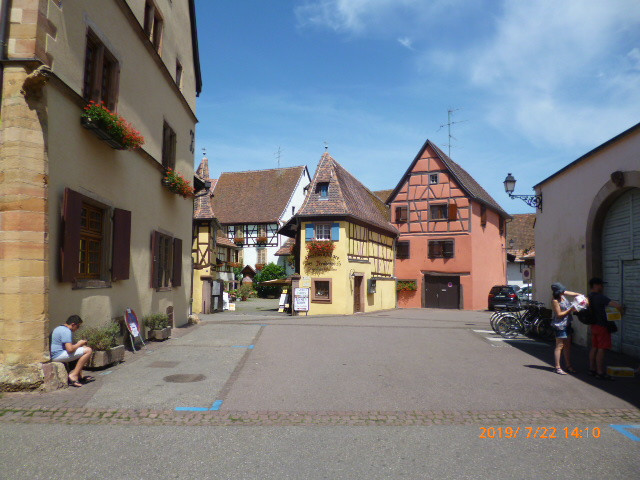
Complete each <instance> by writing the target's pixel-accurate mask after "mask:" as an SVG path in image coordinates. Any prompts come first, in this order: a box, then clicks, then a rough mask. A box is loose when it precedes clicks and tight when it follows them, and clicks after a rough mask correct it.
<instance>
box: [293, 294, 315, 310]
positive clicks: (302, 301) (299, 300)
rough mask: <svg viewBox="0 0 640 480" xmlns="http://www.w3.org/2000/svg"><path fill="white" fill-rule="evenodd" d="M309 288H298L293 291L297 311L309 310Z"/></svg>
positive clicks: (294, 307) (294, 306) (294, 305)
mask: <svg viewBox="0 0 640 480" xmlns="http://www.w3.org/2000/svg"><path fill="white" fill-rule="evenodd" d="M310 291H311V289H309V288H296V289H294V291H293V309H294V310H295V311H296V312H308V311H309V292H310Z"/></svg>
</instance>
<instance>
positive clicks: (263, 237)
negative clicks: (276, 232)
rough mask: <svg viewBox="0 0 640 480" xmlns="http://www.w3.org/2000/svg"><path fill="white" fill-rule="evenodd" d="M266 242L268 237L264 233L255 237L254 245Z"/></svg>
mask: <svg viewBox="0 0 640 480" xmlns="http://www.w3.org/2000/svg"><path fill="white" fill-rule="evenodd" d="M267 243H269V238H268V237H267V236H266V235H259V236H258V238H256V245H266V244H267Z"/></svg>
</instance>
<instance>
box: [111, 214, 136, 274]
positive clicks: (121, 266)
mask: <svg viewBox="0 0 640 480" xmlns="http://www.w3.org/2000/svg"><path fill="white" fill-rule="evenodd" d="M130 259H131V212H130V211H128V210H122V209H120V208H116V209H115V210H114V211H113V253H112V260H111V280H113V281H116V280H126V279H128V278H129V267H130V263H131V261H130Z"/></svg>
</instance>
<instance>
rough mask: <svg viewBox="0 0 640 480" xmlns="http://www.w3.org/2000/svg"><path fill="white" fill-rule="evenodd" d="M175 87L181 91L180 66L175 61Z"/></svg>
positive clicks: (177, 61)
mask: <svg viewBox="0 0 640 480" xmlns="http://www.w3.org/2000/svg"><path fill="white" fill-rule="evenodd" d="M176 85H178V88H179V89H181V90H182V64H181V63H180V60H176Z"/></svg>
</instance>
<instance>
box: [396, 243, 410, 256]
mask: <svg viewBox="0 0 640 480" xmlns="http://www.w3.org/2000/svg"><path fill="white" fill-rule="evenodd" d="M396 258H400V259H403V258H409V242H408V241H402V242H398V243H397V245H396Z"/></svg>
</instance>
